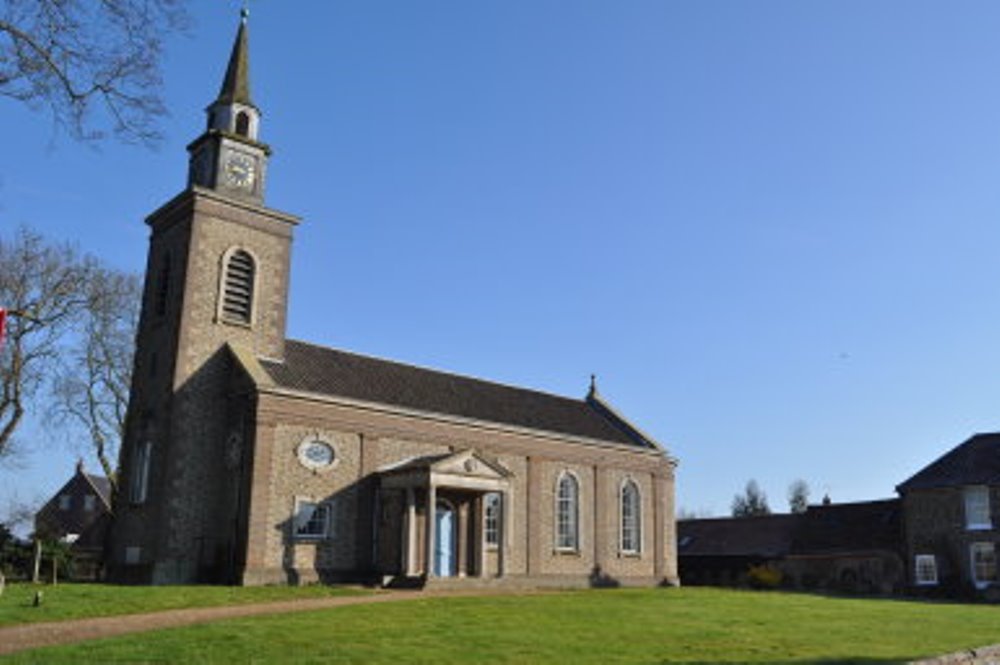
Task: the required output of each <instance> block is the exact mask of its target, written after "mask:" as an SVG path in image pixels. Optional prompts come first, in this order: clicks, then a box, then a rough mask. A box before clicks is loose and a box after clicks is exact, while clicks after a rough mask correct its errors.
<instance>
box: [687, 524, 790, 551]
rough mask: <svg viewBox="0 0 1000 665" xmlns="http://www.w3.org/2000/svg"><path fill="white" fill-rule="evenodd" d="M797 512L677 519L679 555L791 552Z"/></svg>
mask: <svg viewBox="0 0 1000 665" xmlns="http://www.w3.org/2000/svg"><path fill="white" fill-rule="evenodd" d="M798 518H799V516H798V515H760V516H757V517H726V518H715V519H696V520H678V522H677V552H678V554H679V555H680V556H740V557H765V558H776V557H782V556H785V555H786V554H788V552H789V550H790V549H791V545H792V532H793V531H794V529H795V526H796V524H797V523H798Z"/></svg>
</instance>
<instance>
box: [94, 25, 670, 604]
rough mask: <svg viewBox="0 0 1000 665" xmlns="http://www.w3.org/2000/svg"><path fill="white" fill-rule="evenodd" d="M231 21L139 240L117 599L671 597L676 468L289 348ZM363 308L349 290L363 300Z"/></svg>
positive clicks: (112, 557)
mask: <svg viewBox="0 0 1000 665" xmlns="http://www.w3.org/2000/svg"><path fill="white" fill-rule="evenodd" d="M249 83H250V79H249V57H248V34H247V25H246V14H245V13H244V14H243V16H242V20H241V22H240V25H239V28H238V31H237V34H236V40H235V43H234V45H233V48H232V52H231V55H230V58H229V62H228V66H227V68H226V72H225V76H224V79H223V83H222V87H221V90H220V91H219V95H218V97H217V98H216V99H215V100H214V101H213V102H212V103H211V104H210V105H209V106H208V108H207V109H206V113H207V116H208V117H207V125H206V128H205V131H204V133H202V134H201V136H199V137H198V138H196V139H195V140H194V141H193V142H192V143H191V144H190V145H189V146H188V152H189V170H188V179H187V183H188V184H187V187H186V188H185V189H184V191H182V192H181V193H180V194H178V195H177V196H176V197H174V198H173V199H172V200H170V201H169V202H167V203H166V204H164V205H163V206H161V207H160V208H159V209H158V210H156V211H155V212H153V213H152V214H151V215H149V217H148V218H147V219H146V223H147V224H148V225H149V227H150V240H149V250H148V258H147V264H146V277H145V286H144V291H143V296H142V298H143V300H142V313H141V317H140V322H139V330H138V335H137V346H136V355H135V366H134V372H133V379H132V389H131V398H130V403H129V413H128V417H127V421H126V426H125V433H124V438H123V443H122V453H121V460H120V462H121V464H120V468H121V473H122V477H121V482H120V483H119V490H118V495H117V496H116V497H115V501H114V506H115V515H114V523H113V526H112V529H111V533H110V535H109V537H108V540H107V546H106V552H105V565H106V568H107V576H108V578H109V579H110V580H113V581H117V582H125V583H136V584H188V583H195V582H208V583H218V584H237V585H260V584H304V583H312V582H337V581H364V582H368V583H377V584H385V585H397V586H429V585H442V584H452V585H462V584H515V585H516V584H520V585H525V586H541V585H558V586H585V585H588V584H589V585H618V584H622V585H654V584H664V583H666V584H675V583H677V580H678V577H677V565H676V560H677V557H676V548H675V523H674V472H675V469H676V465H677V462H676V460H675V459H674V458H673V457H672V456H671V455H670V454H669V453H668V452H667V451H666V450H665V449H664V448H663V447H662V446H661V445H660V444H658V443H657V442H656V441H654V440H653V439H651V438H650V437H649V436H647V435H646V434H644V433H643V432H642V431H641V430H640V429H639V428H637V427H636V426H634V425H633V424H631V423H630V422H629V421H628V420H627V419H626V418H625V417H624V416H622V415H621V414H620V413H619V412H618V411H616V410H615V409H614V408H613V407H612V406H611V405H610V404H609V403H608V402H607V401H606V400H605V399H604V398H603V397H602V396H601V395H600V394H599V393H598V391H597V390H596V387H595V386H594V385H593V384H592V385H591V388H590V391H589V392H588V394H587V395H586V396H585V397H584V398H583V399H575V398H569V397H561V396H556V395H552V394H547V393H544V392H538V391H534V390H530V389H525V388H519V387H512V386H507V385H502V384H498V383H491V382H488V381H484V380H480V379H478V378H471V377H466V376H459V375H455V374H450V373H446V372H440V371H434V370H430V369H424V368H420V367H416V366H411V365H406V364H402V363H398V362H391V361H388V360H383V359H378V358H372V357H367V356H363V355H358V354H354V353H350V352H347V351H342V350H338V349H332V348H327V347H323V346H317V345H314V344H309V343H307V342H301V341H297V340H291V339H287V338H286V336H285V322H286V314H287V309H288V290H289V289H288V285H289V279H290V272H291V265H290V250H291V244H292V239H293V236H294V232H295V229H296V227H297V225H298V224H299V223H300V221H301V220H300V219H299V218H298V217H296V216H294V215H291V214H288V213H285V212H281V211H278V210H274V209H272V208H269V207H267V205H266V204H265V196H264V194H265V187H266V185H267V176H268V170H267V166H268V157H269V155H270V154H271V148H270V147H269V146H268V145H267V144H265V143H263V142H261V140H260V139H259V136H260V130H261V126H260V124H261V123H260V121H261V113H260V109H259V108H258V107H257V106H255V105H254V103H253V101H252V100H251V95H250V85H249ZM359 288H363V286H359Z"/></svg>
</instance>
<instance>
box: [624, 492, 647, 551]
mask: <svg viewBox="0 0 1000 665" xmlns="http://www.w3.org/2000/svg"><path fill="white" fill-rule="evenodd" d="M641 511H642V501H641V500H640V496H639V486H638V485H636V484H635V482H633V481H631V480H627V481H625V484H624V485H622V491H621V550H622V552H625V553H626V554H636V553H638V552H639V550H640V549H641V543H642V512H641Z"/></svg>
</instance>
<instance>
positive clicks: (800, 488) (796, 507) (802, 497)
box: [788, 478, 809, 513]
mask: <svg viewBox="0 0 1000 665" xmlns="http://www.w3.org/2000/svg"><path fill="white" fill-rule="evenodd" d="M808 508H809V485H808V483H806V481H804V480H802V479H801V478H799V479H798V480H795V481H793V482H792V484H791V485H789V486H788V510H789V511H790V512H793V513H804V512H806V509H808Z"/></svg>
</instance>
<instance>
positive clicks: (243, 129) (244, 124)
mask: <svg viewBox="0 0 1000 665" xmlns="http://www.w3.org/2000/svg"><path fill="white" fill-rule="evenodd" d="M236 133H237V134H239V135H240V136H250V116H249V115H248V114H247V112H246V111H240V112H239V113H237V114H236Z"/></svg>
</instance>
